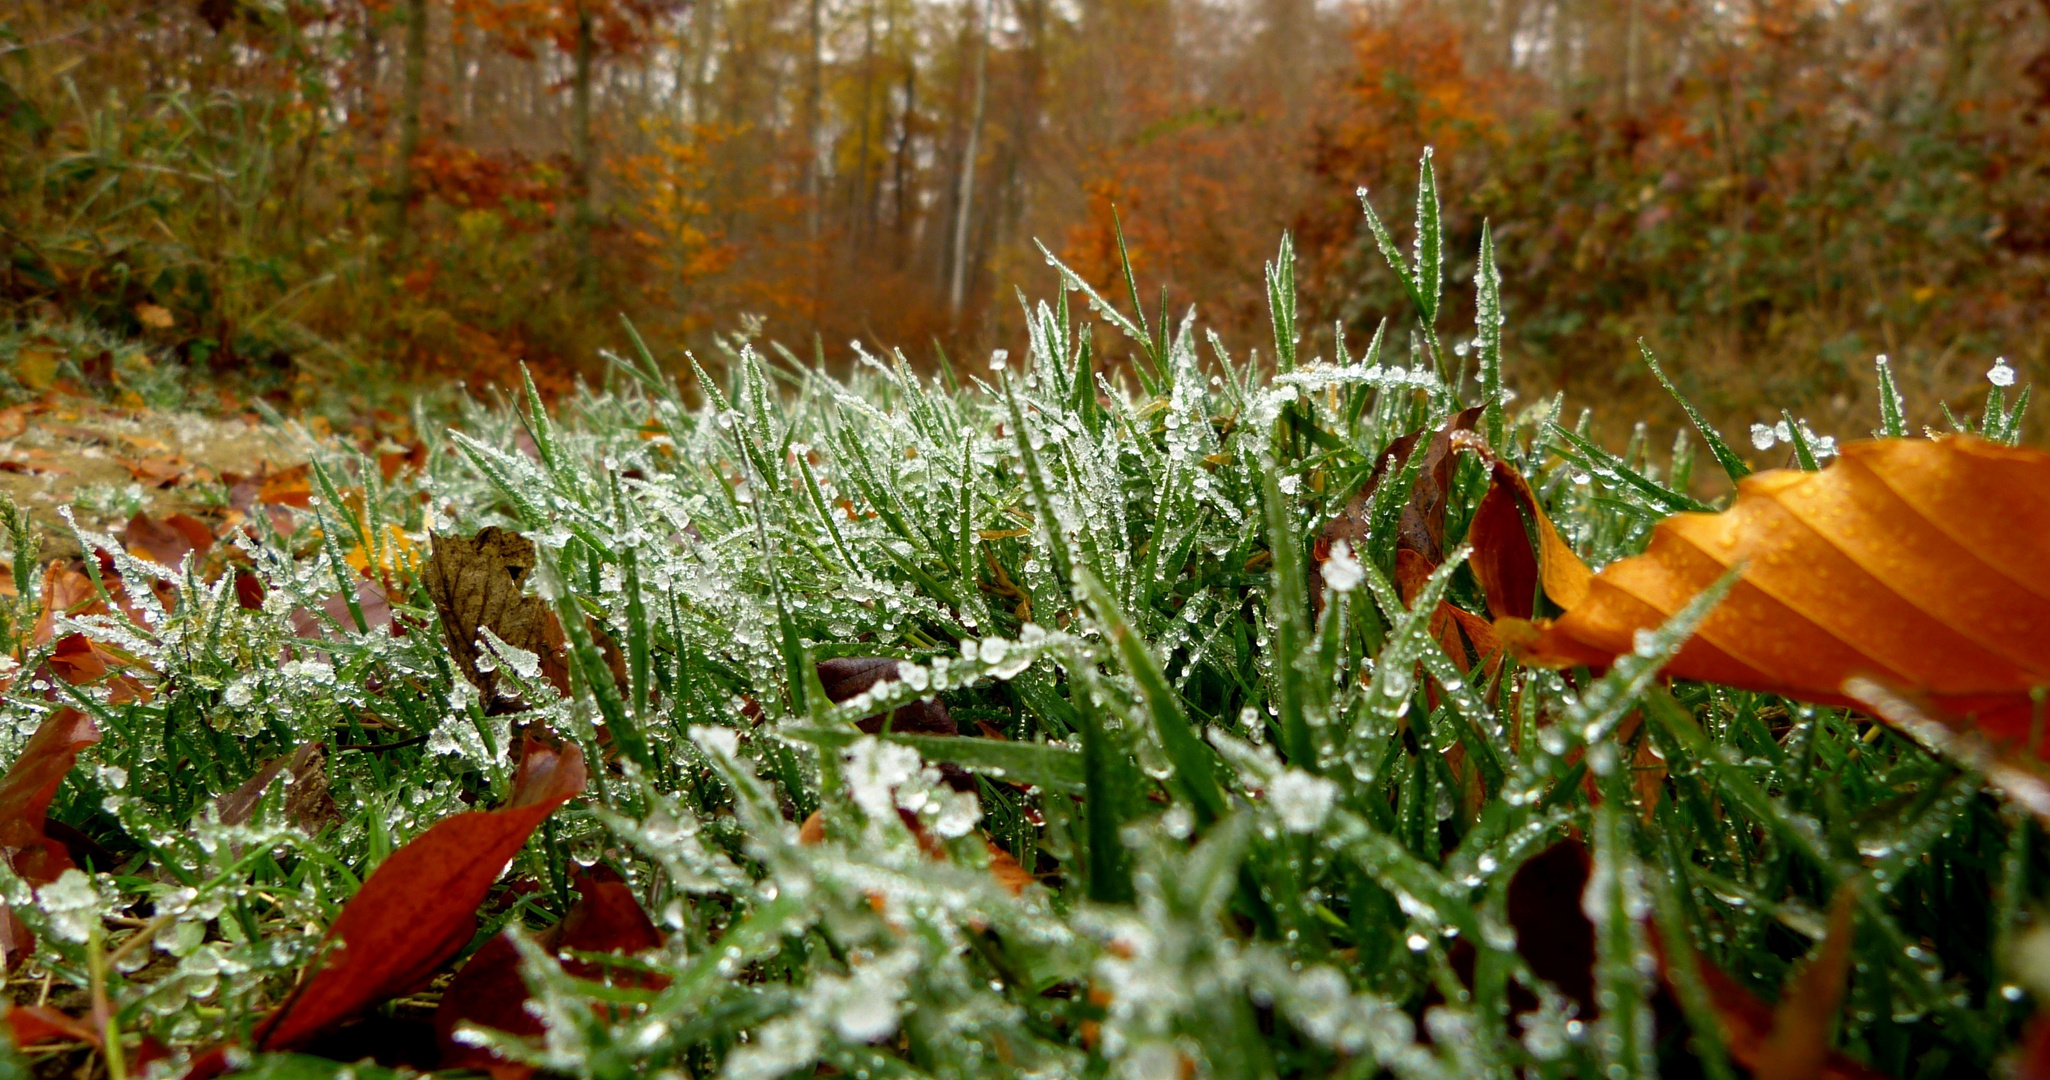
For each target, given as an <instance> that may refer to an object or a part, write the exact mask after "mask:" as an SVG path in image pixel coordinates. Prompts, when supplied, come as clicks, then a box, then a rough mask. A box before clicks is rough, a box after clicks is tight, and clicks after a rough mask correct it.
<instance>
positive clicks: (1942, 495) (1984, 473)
mask: <svg viewBox="0 0 2050 1080" xmlns="http://www.w3.org/2000/svg"><path fill="white" fill-rule="evenodd" d="M1737 493H1738V494H1737V501H1736V503H1735V505H1733V506H1732V507H1731V508H1730V509H1729V510H1727V511H1725V512H1723V513H1720V514H1691V513H1690V514H1679V515H1676V516H1674V517H1670V518H1667V519H1666V520H1664V521H1662V522H1660V523H1659V524H1658V527H1657V528H1656V530H1655V531H1654V532H1653V534H1652V540H1651V545H1650V547H1649V548H1647V549H1646V551H1645V553H1644V554H1643V555H1639V556H1636V557H1634V558H1629V559H1622V560H1619V561H1617V562H1615V563H1612V564H1611V565H1609V566H1608V567H1607V568H1605V569H1603V570H1602V572H1601V573H1599V574H1596V575H1594V577H1593V578H1592V579H1591V580H1590V581H1589V583H1588V590H1587V594H1586V596H1585V598H1584V599H1582V600H1581V601H1579V602H1577V603H1573V604H1570V605H1569V606H1567V610H1566V613H1565V614H1564V615H1562V616H1560V617H1559V618H1558V619H1557V620H1553V621H1539V622H1537V623H1535V624H1529V625H1523V626H1505V636H1511V637H1513V638H1514V639H1515V642H1514V643H1515V644H1516V645H1517V647H1518V649H1519V651H1520V653H1521V654H1522V655H1523V656H1524V657H1525V658H1526V659H1527V660H1528V661H1530V662H1533V663H1539V664H1547V665H1555V666H1568V665H1574V664H1585V665H1589V666H1592V667H1606V666H1607V665H1608V664H1609V663H1610V662H1611V661H1613V660H1614V659H1615V658H1616V657H1617V656H1619V655H1622V654H1625V653H1628V652H1630V651H1631V650H1632V649H1633V647H1634V646H1635V643H1636V639H1637V635H1639V634H1640V633H1643V632H1647V631H1649V630H1651V629H1653V628H1656V627H1657V626H1658V625H1660V624H1661V623H1663V622H1664V621H1665V620H1666V618H1667V617H1668V616H1670V615H1671V614H1672V613H1674V612H1676V611H1678V610H1679V609H1680V608H1681V607H1682V606H1684V605H1685V604H1686V603H1687V602H1688V601H1689V600H1691V599H1693V598H1694V597H1695V596H1696V595H1697V594H1699V593H1700V592H1701V591H1702V590H1703V589H1705V588H1707V587H1708V586H1709V585H1710V584H1711V583H1712V582H1714V581H1716V580H1717V579H1718V578H1720V577H1721V576H1722V575H1723V573H1724V572H1725V571H1726V570H1728V569H1729V568H1730V567H1733V566H1737V565H1739V564H1741V565H1742V566H1743V571H1742V576H1741V577H1740V578H1739V579H1738V581H1737V584H1736V586H1735V587H1734V588H1733V589H1732V590H1731V591H1730V594H1729V596H1728V597H1727V598H1726V599H1725V600H1724V601H1723V602H1722V604H1721V605H1720V606H1719V607H1717V608H1716V610H1715V611H1714V612H1712V613H1711V614H1710V615H1709V616H1708V618H1707V620H1706V621H1705V622H1703V623H1702V626H1701V629H1700V631H1699V632H1697V633H1696V634H1695V636H1694V638H1693V639H1692V640H1691V641H1689V642H1688V643H1687V644H1686V646H1685V647H1683V648H1682V649H1681V650H1680V653H1679V655H1678V656H1677V657H1675V658H1674V660H1673V662H1672V663H1671V664H1669V665H1667V668H1666V671H1667V673H1668V674H1670V675H1673V676H1677V677H1680V678H1688V679H1700V680H1703V681H1706V682H1718V683H1724V684H1727V685H1732V686H1738V687H1742V688H1745V689H1750V690H1759V691H1765V692H1768V693H1775V694H1782V695H1785V696H1787V697H1793V698H1800V699H1803V700H1808V701H1814V702H1818V703H1821V704H1825V705H1836V706H1850V707H1859V708H1863V707H1866V704H1867V703H1866V702H1864V701H1862V700H1860V699H1858V698H1856V697H1854V696H1852V695H1851V694H1849V693H1847V691H1846V686H1847V684H1851V683H1852V681H1853V680H1866V681H1868V682H1870V683H1872V684H1876V685H1878V686H1881V687H1885V688H1887V689H1888V690H1890V691H1892V692H1893V693H1895V694H1899V695H1901V696H1902V697H1904V698H1906V699H1908V700H1910V701H1914V702H1916V703H1918V704H1920V705H1921V706H1923V707H1924V708H1927V709H1929V710H1930V711H1932V712H1934V713H1935V714H1937V715H1938V716H1940V717H1942V718H1944V719H1946V720H1948V721H1951V722H1952V723H1954V724H1958V725H1961V726H1969V727H1971V728H1974V729H1975V730H1976V731H1977V733H1979V734H1980V735H1983V736H1984V737H1986V738H1988V739H1991V740H1992V741H1994V742H1995V743H1996V744H2003V745H2008V746H2013V745H2014V744H2015V743H2017V742H2025V741H2026V738H2027V734H2028V732H2029V730H2030V726H2031V722H2032V719H2033V717H2034V714H2035V713H2036V711H2037V707H2036V704H2035V702H2034V700H2033V695H2034V692H2035V691H2036V690H2037V689H2038V688H2040V687H2044V686H2046V685H2050V455H2046V454H2043V453H2041V452H2038V451H2034V450H2024V449H2016V448H2012V447H2006V446H1998V445H1995V444H1993V443H1989V442H1986V441H1984V440H1981V439H1976V438H1971V437H1966V436H1957V437H1950V438H1944V439H1938V440H1920V439H1915V440H1910V439H1887V440H1878V441H1872V442H1860V443H1851V444H1849V445H1847V446H1845V447H1844V448H1843V452H1842V456H1841V458H1840V460H1839V461H1837V462H1835V463H1833V464H1832V465H1830V466H1829V467H1828V468H1826V469H1823V470H1822V471H1820V472H1813V473H1807V472H1797V471H1793V470H1774V471H1771V472H1764V473H1758V474H1755V475H1753V476H1750V477H1747V478H1745V479H1744V480H1743V481H1741V482H1740V483H1739V484H1738V488H1737ZM2027 749H2030V750H2033V751H2035V752H2036V753H2037V754H2038V755H2041V754H2042V753H2043V752H2044V750H2045V749H2046V748H2045V747H2044V746H2036V747H2029V748H2027Z"/></svg>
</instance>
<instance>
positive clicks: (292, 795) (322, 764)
mask: <svg viewBox="0 0 2050 1080" xmlns="http://www.w3.org/2000/svg"><path fill="white" fill-rule="evenodd" d="M281 775H282V776H285V777H286V778H287V779H286V780H285V782H286V783H287V784H289V785H290V786H289V787H288V788H287V789H286V791H285V804H284V814H285V820H286V821H288V822H290V823H292V824H293V825H295V826H297V827H298V828H299V829H300V830H301V831H303V832H305V833H306V834H307V835H309V836H317V835H319V834H320V832H321V830H322V829H325V828H326V827H327V826H329V825H338V824H340V823H341V821H342V814H341V810H340V808H338V807H337V806H336V805H335V800H334V797H333V796H332V795H330V794H329V793H328V782H327V752H326V749H325V748H324V747H323V746H322V745H321V744H320V743H317V742H310V743H306V744H304V745H302V746H300V747H299V749H297V750H294V751H292V752H291V753H290V754H287V755H280V756H278V757H274V758H272V759H270V760H269V761H266V762H264V763H263V765H262V766H260V767H259V768H258V769H257V770H256V775H254V776H252V777H250V778H249V779H248V780H246V781H244V782H243V784H242V786H241V787H238V788H236V789H235V790H233V791H230V792H228V793H226V794H224V795H222V796H221V797H220V798H219V799H217V800H215V802H214V805H215V807H217V808H218V809H219V812H220V817H221V824H223V825H241V824H245V823H247V822H248V821H249V819H250V817H251V816H252V815H254V814H255V813H256V804H257V802H258V801H259V800H261V799H262V798H263V793H264V791H265V790H267V789H268V788H269V787H270V785H271V782H272V781H274V780H277V779H278V778H279V777H280V776H281Z"/></svg>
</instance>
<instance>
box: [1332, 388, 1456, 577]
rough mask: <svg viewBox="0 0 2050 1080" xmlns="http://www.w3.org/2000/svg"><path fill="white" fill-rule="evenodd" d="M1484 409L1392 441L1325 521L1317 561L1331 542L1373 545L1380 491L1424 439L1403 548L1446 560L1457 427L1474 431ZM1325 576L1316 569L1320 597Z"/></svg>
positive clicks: (1405, 512)
mask: <svg viewBox="0 0 2050 1080" xmlns="http://www.w3.org/2000/svg"><path fill="white" fill-rule="evenodd" d="M1480 417H1481V409H1480V407H1479V406H1475V407H1473V408H1471V409H1466V410H1464V411H1462V412H1459V413H1455V414H1454V415H1453V416H1451V417H1450V418H1448V419H1447V420H1446V421H1445V426H1444V427H1442V428H1440V429H1438V430H1437V431H1436V432H1433V433H1432V434H1431V437H1430V439H1429V441H1428V442H1424V439H1423V436H1424V432H1421V431H1412V432H1410V433H1409V434H1407V435H1404V436H1402V437H1401V438H1399V439H1397V440H1395V441H1394V442H1392V443H1390V444H1388V449H1386V450H1384V451H1382V453H1381V457H1380V460H1379V461H1377V462H1376V463H1375V465H1374V472H1373V474H1372V475H1371V476H1369V477H1367V482H1366V483H1365V484H1363V485H1361V487H1360V490H1359V494H1357V495H1354V496H1353V498H1352V501H1351V502H1348V503H1347V504H1346V505H1345V509H1344V510H1342V511H1340V512H1339V514H1338V516H1337V517H1335V518H1333V519H1331V523H1330V524H1328V525H1326V526H1324V532H1323V533H1322V535H1320V536H1319V537H1318V540H1317V551H1316V555H1317V561H1318V562H1320V563H1321V562H1322V561H1323V559H1324V558H1325V557H1326V556H1327V555H1329V554H1330V551H1331V545H1333V544H1335V543H1337V542H1338V541H1340V540H1343V541H1345V542H1346V543H1347V544H1350V545H1351V546H1352V550H1353V551H1354V552H1355V553H1357V552H1363V551H1365V550H1366V548H1367V541H1368V540H1369V538H1370V530H1371V526H1372V524H1373V522H1372V515H1373V509H1374V492H1375V491H1376V490H1378V489H1379V488H1380V486H1381V483H1382V482H1383V481H1384V480H1386V479H1387V478H1388V474H1389V473H1390V472H1399V471H1401V470H1402V469H1404V468H1406V467H1407V466H1408V464H1409V456H1410V455H1411V454H1412V453H1416V452H1417V451H1418V448H1417V443H1419V442H1424V445H1423V448H1422V453H1423V455H1424V460H1423V462H1422V464H1421V466H1420V467H1419V471H1418V473H1417V478H1416V486H1415V487H1413V488H1411V489H1410V494H1409V501H1408V502H1407V503H1404V504H1403V507H1402V517H1401V519H1400V522H1399V523H1398V524H1397V526H1396V532H1397V539H1396V547H1397V549H1398V550H1408V551H1414V552H1416V553H1417V554H1418V555H1421V556H1423V558H1424V561H1425V562H1427V563H1429V564H1430V565H1431V566H1437V565H1438V564H1439V563H1441V562H1444V561H1445V500H1446V499H1447V498H1448V497H1449V496H1450V494H1451V491H1452V469H1453V466H1454V465H1455V464H1457V462H1458V456H1457V455H1456V454H1455V453H1454V448H1453V438H1454V433H1455V432H1460V431H1472V430H1473V426H1474V424H1475V423H1476V422H1478V421H1479V420H1480ZM1323 591H1324V590H1323V581H1322V578H1321V575H1317V574H1314V573H1313V575H1312V577H1311V581H1310V597H1311V600H1312V602H1313V603H1314V602H1317V601H1318V600H1319V598H1320V597H1321V596H1322V594H1323Z"/></svg>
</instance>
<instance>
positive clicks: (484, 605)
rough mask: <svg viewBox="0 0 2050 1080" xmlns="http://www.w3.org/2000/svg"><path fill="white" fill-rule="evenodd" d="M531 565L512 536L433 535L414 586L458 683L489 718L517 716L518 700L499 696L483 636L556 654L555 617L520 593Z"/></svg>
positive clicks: (526, 548) (527, 548)
mask: <svg viewBox="0 0 2050 1080" xmlns="http://www.w3.org/2000/svg"><path fill="white" fill-rule="evenodd" d="M534 566H535V555H534V542H533V541H531V540H529V539H527V538H526V537H524V536H521V535H520V534H518V533H516V532H511V531H509V530H506V529H501V528H499V527H497V526H495V525H487V526H485V527H484V528H483V529H480V530H478V532H477V535H475V536H452V535H447V534H443V533H435V534H434V546H433V550H431V551H429V552H428V554H427V565H426V567H425V569H424V570H423V571H422V572H421V575H420V580H421V583H422V584H424V585H425V586H426V587H427V595H428V596H429V597H430V598H431V599H432V600H433V601H434V610H435V611H436V613H438V614H439V615H440V616H441V627H442V633H443V635H444V636H445V637H446V638H447V641H448V648H449V655H450V656H452V657H454V659H455V661H456V666H457V667H458V668H459V669H460V670H461V671H462V673H463V677H464V678H466V679H468V680H470V684H471V685H473V686H475V687H476V688H477V692H478V694H479V695H480V696H481V697H482V698H483V702H484V709H485V711H486V712H489V713H492V714H503V713H508V712H516V711H518V710H519V709H520V708H521V707H522V705H521V703H520V702H519V701H518V700H517V699H509V698H505V697H501V696H500V695H499V692H498V682H499V673H498V671H497V670H496V667H497V665H496V664H495V663H485V664H481V665H480V663H479V661H480V660H488V659H489V657H488V654H486V653H485V652H484V651H483V648H482V646H480V645H479V644H478V638H479V637H481V636H482V634H481V632H482V631H483V630H486V629H489V630H490V631H491V632H492V633H493V634H496V635H497V636H498V639H499V640H500V641H503V642H505V643H506V644H508V645H511V646H514V647H516V648H520V649H525V650H527V651H528V652H531V653H534V654H536V655H539V656H542V657H543V658H547V657H549V656H551V655H553V653H554V652H555V650H556V648H557V647H559V644H560V642H559V640H551V638H557V639H559V637H560V634H561V631H560V630H559V629H556V630H555V632H554V634H551V633H550V629H551V624H552V623H553V622H554V618H553V616H554V613H553V612H551V611H550V610H549V609H548V603H547V601H545V600H542V599H541V598H540V597H538V596H528V595H526V594H525V591H524V590H525V588H526V583H527V577H528V575H529V574H532V573H533V571H534Z"/></svg>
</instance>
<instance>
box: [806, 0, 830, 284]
mask: <svg viewBox="0 0 2050 1080" xmlns="http://www.w3.org/2000/svg"><path fill="white" fill-rule="evenodd" d="M824 8H825V3H824V0H811V71H810V73H809V78H808V80H807V83H806V86H805V90H804V141H805V154H804V193H805V197H806V199H807V200H809V202H810V204H811V205H810V208H809V209H808V210H807V211H806V214H805V231H806V233H807V235H808V236H809V237H810V239H811V241H812V243H814V244H816V243H818V239H819V229H820V226H821V217H820V213H819V208H820V203H822V202H823V201H824V200H823V199H822V198H820V194H821V189H822V187H823V185H824V183H825V162H824V160H823V158H824V156H825V151H824V149H823V148H822V147H820V145H819V128H820V114H821V112H823V111H824V110H823V108H822V102H823V99H824V97H825V48H826V44H825V11H824Z"/></svg>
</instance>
